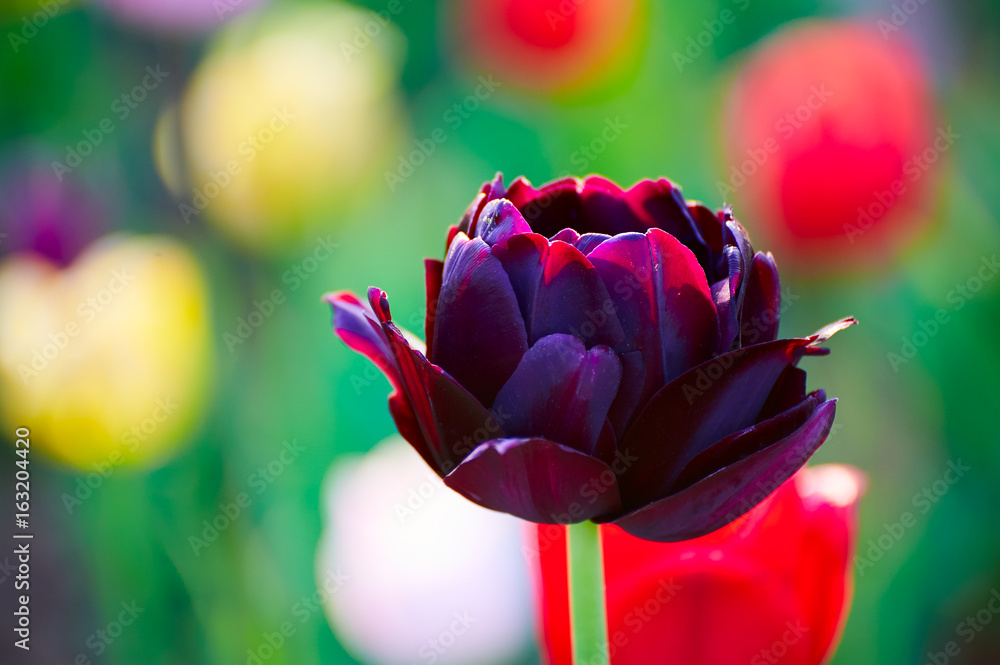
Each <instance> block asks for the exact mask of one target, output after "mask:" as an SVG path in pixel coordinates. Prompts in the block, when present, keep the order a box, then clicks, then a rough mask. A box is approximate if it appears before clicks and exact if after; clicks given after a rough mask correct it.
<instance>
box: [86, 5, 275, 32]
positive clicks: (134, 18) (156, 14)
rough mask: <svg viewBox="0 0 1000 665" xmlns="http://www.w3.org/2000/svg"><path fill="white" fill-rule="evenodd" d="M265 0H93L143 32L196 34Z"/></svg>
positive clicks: (117, 17)
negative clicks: (143, 30)
mask: <svg viewBox="0 0 1000 665" xmlns="http://www.w3.org/2000/svg"><path fill="white" fill-rule="evenodd" d="M264 1H265V0H96V2H97V4H99V5H102V6H103V7H104V9H105V10H106V11H107V12H108V13H109V14H111V15H112V16H114V17H115V18H116V19H117V20H120V21H122V22H124V23H128V24H130V25H133V26H135V27H138V28H142V29H145V30H153V31H156V32H168V33H197V32H204V31H207V30H211V29H212V28H215V27H218V26H219V25H221V24H222V23H223V22H225V21H226V20H228V19H230V18H232V17H233V16H236V15H237V14H240V13H242V12H244V11H246V10H248V9H250V8H251V7H253V6H256V5H260V4H262V3H263V2H264Z"/></svg>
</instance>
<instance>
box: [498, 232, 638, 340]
mask: <svg viewBox="0 0 1000 665" xmlns="http://www.w3.org/2000/svg"><path fill="white" fill-rule="evenodd" d="M493 254H494V255H495V256H496V257H497V258H498V259H499V260H500V262H501V263H502V264H503V267H504V270H506V271H507V274H508V275H509V276H510V283H511V286H512V287H513V289H514V293H515V294H517V302H518V304H519V306H520V312H521V316H522V317H523V318H524V322H525V325H526V328H527V332H528V339H529V340H530V342H531V343H535V342H537V341H538V340H539V339H541V338H542V337H545V336H547V335H552V334H556V333H572V334H574V335H576V336H577V337H580V338H581V339H583V340H584V342H586V344H587V346H595V345H598V344H605V345H607V346H612V347H614V346H616V345H618V344H620V343H621V342H622V340H624V339H625V333H624V331H623V330H622V327H621V325H620V324H619V322H618V317H617V316H616V315H615V313H614V311H613V310H612V309H611V303H612V300H611V298H610V296H609V295H608V292H607V290H606V289H605V287H604V283H603V282H602V281H601V278H600V276H599V275H598V273H597V271H596V270H595V269H594V266H593V264H591V262H590V261H589V260H588V259H587V257H585V256H584V255H583V254H582V253H580V250H578V249H576V248H575V247H573V246H572V245H568V244H566V243H564V242H560V241H555V242H552V243H549V242H548V241H547V240H546V239H545V238H543V237H542V236H540V235H538V234H536V233H526V234H522V235H517V236H512V237H511V238H509V239H508V241H507V243H506V245H494V247H493Z"/></svg>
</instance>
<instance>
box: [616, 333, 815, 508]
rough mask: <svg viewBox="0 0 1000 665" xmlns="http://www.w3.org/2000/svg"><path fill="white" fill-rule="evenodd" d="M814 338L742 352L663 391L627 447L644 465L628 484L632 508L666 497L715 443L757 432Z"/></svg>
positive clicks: (625, 483)
mask: <svg viewBox="0 0 1000 665" xmlns="http://www.w3.org/2000/svg"><path fill="white" fill-rule="evenodd" d="M813 341H814V340H813V338H806V339H783V340H777V341H775V342H768V343H766V344H757V345H755V346H749V347H745V348H742V349H737V350H736V351H732V352H730V353H727V354H725V355H722V356H719V357H718V358H715V359H713V360H711V361H709V362H706V363H703V364H702V365H699V366H698V367H695V368H693V369H691V370H689V371H688V372H686V373H685V374H683V375H682V376H680V377H678V378H677V379H675V380H674V381H672V382H671V383H669V384H667V385H666V386H665V387H664V388H663V389H662V390H660V391H659V392H657V393H656V394H655V395H654V396H653V397H652V398H651V399H650V400H649V402H648V403H647V404H646V406H645V407H644V409H643V411H642V412H641V413H640V414H639V416H638V417H637V418H636V420H635V422H634V423H633V425H632V426H631V428H630V429H629V431H628V434H627V435H626V437H625V440H624V441H623V442H622V444H621V448H622V449H624V450H627V451H628V452H629V453H630V454H632V455H635V456H637V457H638V458H639V460H640V463H639V464H635V465H633V466H631V467H630V468H629V469H628V470H626V472H625V476H624V477H623V479H622V487H623V493H624V496H623V498H624V499H625V501H626V505H627V506H640V505H644V504H646V503H649V502H651V501H655V500H656V499H658V498H660V497H662V496H664V495H665V494H666V493H667V492H668V491H669V490H670V488H671V487H672V486H673V484H674V481H676V480H677V476H678V475H679V474H680V472H681V469H683V468H684V467H685V466H686V465H687V463H688V462H689V461H690V460H691V459H693V458H694V457H695V456H696V455H698V454H700V453H701V452H702V451H703V450H705V449H706V448H707V447H708V446H710V445H712V444H713V443H715V442H716V441H719V440H720V439H722V438H724V437H726V436H729V435H730V434H734V433H736V432H739V431H741V430H744V429H746V428H747V427H750V426H751V425H753V424H754V423H755V422H757V421H758V420H759V416H760V413H761V411H762V410H763V407H764V405H765V402H766V400H767V398H768V396H769V395H770V394H771V391H772V388H773V387H774V386H775V384H776V383H777V381H778V379H779V377H781V376H782V373H783V372H784V371H785V369H786V368H787V367H789V366H791V365H794V364H795V363H796V362H798V360H799V359H800V358H801V357H802V356H803V355H805V354H806V352H807V349H808V347H809V345H810V344H811V343H812V342H813Z"/></svg>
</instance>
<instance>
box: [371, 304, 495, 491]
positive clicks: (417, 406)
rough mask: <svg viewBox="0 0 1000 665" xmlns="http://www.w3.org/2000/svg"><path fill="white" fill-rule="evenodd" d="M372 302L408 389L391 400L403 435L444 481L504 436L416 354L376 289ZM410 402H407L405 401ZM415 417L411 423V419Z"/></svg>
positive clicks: (461, 391) (469, 398)
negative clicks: (486, 442)
mask: <svg viewBox="0 0 1000 665" xmlns="http://www.w3.org/2000/svg"><path fill="white" fill-rule="evenodd" d="M368 300H369V303H370V304H371V306H372V310H373V312H374V314H375V316H377V317H378V320H379V322H380V325H381V327H382V331H383V333H384V335H385V339H386V341H387V343H388V346H389V348H390V349H391V351H392V356H393V358H394V360H395V366H396V367H397V368H398V376H399V379H400V382H401V385H402V388H401V389H400V390H399V391H398V393H397V394H394V395H393V396H392V397H391V398H390V400H389V410H390V412H391V413H392V416H393V418H394V419H395V421H396V425H397V427H398V428H399V431H400V434H402V435H403V437H404V438H405V439H406V440H407V441H409V442H410V444H411V445H413V447H414V448H415V449H416V450H417V452H419V453H420V455H421V456H422V457H423V458H424V459H425V460H426V461H427V463H428V464H429V465H430V466H431V468H433V469H434V470H435V471H436V472H437V473H438V474H439V475H441V476H442V477H443V476H444V475H445V474H447V473H448V472H449V471H451V470H452V469H454V468H455V467H456V466H457V465H458V463H459V462H460V461H461V460H462V458H463V457H465V455H467V454H468V453H469V452H471V451H472V449H473V447H474V445H475V443H474V442H476V441H481V440H482V439H483V438H484V436H490V437H492V436H503V429H502V428H501V426H500V424H499V423H497V422H496V419H495V418H494V417H493V415H492V414H491V413H490V412H489V411H487V410H486V407H484V406H483V405H482V404H480V403H479V402H478V401H477V400H476V398H475V397H473V396H472V395H471V394H469V392H468V391H467V390H466V389H465V388H463V387H462V386H461V385H459V384H458V382H456V381H455V379H453V378H452V377H450V376H448V374H447V373H446V372H444V371H443V370H442V369H441V368H440V367H437V366H436V365H432V364H431V363H429V362H428V361H427V359H426V358H425V357H424V356H423V354H421V353H419V352H418V351H415V350H413V349H412V348H411V347H410V344H409V342H407V340H406V338H405V336H404V335H403V333H402V332H401V331H400V330H399V328H397V327H396V325H395V324H394V323H393V322H392V321H391V319H390V318H389V308H388V300H387V299H386V297H385V293H383V292H382V291H381V290H380V289H374V288H373V289H370V290H369V293H368ZM404 398H405V399H404ZM410 414H412V418H411V419H407V416H408V415H410Z"/></svg>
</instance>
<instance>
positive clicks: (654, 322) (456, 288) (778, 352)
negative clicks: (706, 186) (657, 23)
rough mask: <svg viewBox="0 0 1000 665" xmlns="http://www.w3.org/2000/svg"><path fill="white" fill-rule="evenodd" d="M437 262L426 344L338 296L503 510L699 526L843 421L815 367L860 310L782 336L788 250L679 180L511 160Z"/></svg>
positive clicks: (649, 532) (445, 469)
mask: <svg viewBox="0 0 1000 665" xmlns="http://www.w3.org/2000/svg"><path fill="white" fill-rule="evenodd" d="M425 266H426V284H427V318H426V330H425V332H426V339H427V344H426V349H424V348H423V347H422V345H420V344H419V343H418V342H416V341H415V340H414V339H413V338H412V336H411V335H408V334H406V333H405V332H404V331H402V330H401V329H400V328H399V327H397V326H396V324H395V323H393V321H392V316H391V314H390V310H389V301H388V298H387V297H386V294H385V293H384V292H382V291H381V290H380V289H378V288H374V287H373V288H371V289H370V290H369V292H368V303H367V304H366V303H364V302H362V301H361V300H360V299H358V298H357V297H355V296H354V295H352V294H350V293H345V292H339V293H333V294H330V295H328V296H327V297H326V299H327V300H328V302H329V303H330V304H331V305H332V306H333V311H334V329H335V330H336V332H337V334H338V335H339V336H340V337H341V339H343V340H344V342H345V343H346V344H347V345H348V346H350V347H351V348H353V349H354V350H356V351H359V352H361V353H363V354H365V355H366V356H368V358H369V359H371V360H372V362H374V363H375V364H376V365H377V366H378V367H379V368H380V369H381V370H382V371H383V372H384V373H385V374H386V376H387V377H388V379H389V381H390V383H391V384H392V386H393V393H392V395H391V396H390V398H389V410H390V413H391V414H392V417H393V419H394V420H395V422H396V426H397V427H398V429H399V431H400V433H401V434H402V435H403V436H404V438H406V440H407V441H409V442H410V443H411V444H412V445H413V447H414V448H415V449H416V450H417V452H419V453H420V454H421V455H422V456H423V458H424V459H425V460H426V461H427V463H428V464H429V465H431V468H433V469H434V470H435V472H437V473H438V475H440V476H441V477H442V478H444V482H445V484H447V485H448V486H449V487H451V488H452V489H454V490H455V491H457V492H459V493H460V494H462V495H463V496H465V497H467V498H469V499H470V500H472V501H474V502H476V503H478V504H480V505H482V506H485V507H487V508H492V509H494V510H499V511H502V512H507V513H510V514H512V515H515V516H517V517H521V518H523V519H525V520H529V521H532V522H540V523H561V524H569V523H577V522H582V521H585V520H592V521H597V522H615V523H617V524H618V525H620V526H621V527H622V528H623V529H625V530H626V531H628V532H629V533H631V534H633V535H636V536H639V537H642V538H647V539H650V540H658V541H675V540H685V539H688V538H694V537H697V536H700V535H703V534H706V533H709V532H710V531H713V530H715V529H717V528H719V527H721V526H723V525H725V524H727V523H729V522H730V521H732V520H733V519H735V518H736V517H738V516H740V515H741V514H743V513H745V512H746V511H747V510H749V509H750V508H751V507H752V506H753V505H754V504H755V503H756V502H759V501H760V500H762V499H763V498H764V496H766V494H767V493H768V492H769V491H770V490H768V492H763V493H761V488H762V487H766V486H769V487H770V489H771V490H773V489H774V488H775V487H777V486H778V485H780V483H781V482H783V481H784V480H785V479H787V478H788V477H790V476H791V475H792V474H793V473H794V472H795V471H796V470H797V469H799V468H800V467H801V466H802V465H803V464H804V463H805V461H806V459H807V458H808V457H809V456H810V455H812V453H813V452H814V451H815V450H816V449H817V448H818V447H819V445H820V444H821V443H822V442H823V441H824V440H825V438H826V435H827V433H828V432H829V430H830V426H831V425H832V423H833V416H834V409H835V400H831V399H827V397H826V394H825V393H824V392H823V391H822V390H817V391H814V392H811V393H807V392H806V389H805V378H806V375H805V372H804V371H803V370H801V369H799V368H798V367H797V364H798V362H799V361H800V360H801V359H802V358H803V357H805V356H812V355H824V354H825V353H827V352H828V351H827V349H824V348H822V346H821V344H822V343H823V342H825V341H826V340H827V339H828V338H829V337H830V336H831V335H832V334H834V333H835V332H836V331H838V330H840V329H842V328H844V327H846V326H848V325H850V324H851V323H853V322H854V321H853V319H845V320H843V321H840V322H837V323H835V324H832V325H830V326H828V327H826V328H824V329H823V330H821V331H819V332H817V333H815V334H813V335H810V336H808V337H801V338H792V339H778V337H777V332H778V317H779V314H780V309H781V304H780V299H781V293H780V286H779V281H778V272H777V267H776V265H775V262H774V259H773V258H772V257H771V256H770V254H765V253H763V252H754V250H753V248H752V246H751V244H750V239H749V237H748V236H747V234H746V232H745V231H744V230H743V227H742V226H740V224H739V223H738V222H737V221H736V220H735V219H734V217H733V214H732V211H730V210H728V209H726V210H721V211H718V212H714V211H712V210H711V209H709V208H707V207H706V206H704V205H702V204H701V203H697V202H691V201H686V200H685V199H684V198H683V196H682V195H681V192H680V190H679V189H678V188H677V187H676V186H675V185H674V184H673V183H671V182H670V181H668V180H665V179H661V180H655V181H654V180H644V181H641V182H639V183H637V184H635V185H634V186H633V187H631V188H630V189H628V190H623V189H622V188H620V187H619V186H618V185H616V184H615V183H613V182H611V181H610V180H607V179H605V178H602V177H599V176H589V177H587V178H585V179H582V180H580V179H577V178H566V179H563V180H559V181H556V182H553V183H550V184H548V185H545V186H543V187H542V188H540V189H536V188H534V187H533V186H532V185H531V183H529V182H528V181H527V180H525V179H524V178H518V179H516V180H514V181H513V182H512V183H511V184H510V186H509V187H508V186H505V185H504V182H503V178H502V177H501V176H500V175H499V174H498V175H497V177H496V178H495V179H494V180H493V181H492V182H489V183H486V184H485V185H484V186H483V188H482V190H481V191H480V193H479V194H478V195H477V196H476V198H475V199H474V200H473V202H472V204H471V205H470V206H469V208H468V209H467V210H466V212H465V214H464V216H463V217H462V219H461V221H460V222H459V224H457V225H456V226H453V227H452V228H451V229H450V231H449V233H448V236H447V255H446V258H445V260H444V261H443V262H442V261H439V260H436V259H428V260H427V261H426V263H425Z"/></svg>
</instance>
